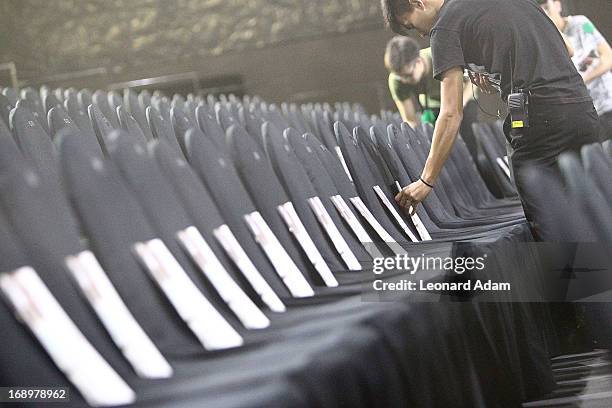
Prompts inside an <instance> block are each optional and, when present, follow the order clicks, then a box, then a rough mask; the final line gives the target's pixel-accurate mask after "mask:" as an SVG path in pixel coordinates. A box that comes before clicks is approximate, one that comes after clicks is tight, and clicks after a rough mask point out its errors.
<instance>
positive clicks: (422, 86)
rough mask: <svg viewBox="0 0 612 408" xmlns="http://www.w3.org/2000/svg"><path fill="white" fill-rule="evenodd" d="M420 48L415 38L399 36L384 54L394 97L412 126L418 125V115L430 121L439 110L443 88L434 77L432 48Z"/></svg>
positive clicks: (389, 44) (406, 120)
mask: <svg viewBox="0 0 612 408" xmlns="http://www.w3.org/2000/svg"><path fill="white" fill-rule="evenodd" d="M420 48H421V47H420V46H419V44H418V43H417V42H416V41H415V40H413V39H412V38H410V37H401V36H396V37H393V38H392V39H391V40H390V41H389V43H388V44H387V49H386V52H385V66H386V67H387V70H388V71H389V90H390V92H391V97H392V98H393V100H394V101H395V103H396V105H397V108H398V110H399V112H400V114H401V115H402V119H403V120H404V121H405V122H408V123H409V124H410V125H411V126H412V127H414V126H415V125H417V124H418V122H419V121H418V116H419V113H421V114H423V116H429V117H428V118H427V119H431V116H432V114H433V115H435V116H437V113H439V111H440V85H439V84H436V83H435V80H434V78H433V75H432V69H431V67H432V64H431V49H430V48H425V49H423V50H421V49H420ZM428 74H429V75H428ZM434 120H435V119H434ZM427 121H428V122H430V120H427Z"/></svg>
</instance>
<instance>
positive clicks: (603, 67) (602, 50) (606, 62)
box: [583, 40, 612, 84]
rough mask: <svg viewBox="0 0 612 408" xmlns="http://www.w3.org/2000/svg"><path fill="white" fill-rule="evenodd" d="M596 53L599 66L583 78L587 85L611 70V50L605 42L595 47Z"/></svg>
mask: <svg viewBox="0 0 612 408" xmlns="http://www.w3.org/2000/svg"><path fill="white" fill-rule="evenodd" d="M597 52H598V53H599V64H597V66H596V67H595V68H593V69H592V70H590V71H589V72H587V73H586V74H585V75H584V76H583V78H584V82H585V83H587V84H588V83H589V82H591V81H593V80H594V79H597V78H599V77H600V76H602V75H603V74H605V73H606V72H609V71H610V70H612V48H610V44H608V42H607V41H605V40H604V41H602V42H600V43H599V45H598V46H597Z"/></svg>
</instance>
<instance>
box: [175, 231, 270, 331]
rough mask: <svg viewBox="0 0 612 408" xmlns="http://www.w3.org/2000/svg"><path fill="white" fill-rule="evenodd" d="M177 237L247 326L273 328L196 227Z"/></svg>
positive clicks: (182, 232)
mask: <svg viewBox="0 0 612 408" xmlns="http://www.w3.org/2000/svg"><path fill="white" fill-rule="evenodd" d="M177 237H178V239H179V242H180V243H181V245H183V247H184V248H185V250H186V251H187V253H188V254H189V256H190V257H191V259H193V261H194V262H195V264H196V265H198V267H199V268H200V270H201V271H202V272H203V273H204V275H206V277H207V278H208V280H209V281H210V283H211V284H212V285H213V286H214V287H215V290H216V291H217V293H219V296H221V299H223V301H224V302H225V303H226V304H227V305H228V306H229V308H230V309H231V310H232V312H234V314H235V315H236V316H237V317H238V319H239V320H240V322H241V323H242V324H243V325H244V327H246V328H247V329H263V328H266V327H268V326H269V325H270V320H268V318H267V317H266V315H265V314H263V313H262V312H261V310H259V308H258V307H257V306H256V305H255V303H253V301H252V300H251V299H250V298H249V297H248V296H247V295H246V294H245V293H244V291H243V290H242V289H241V288H240V286H238V284H237V283H236V282H235V281H234V279H233V278H232V277H231V276H230V275H229V273H227V271H226V270H225V268H224V267H223V265H221V262H219V259H217V256H216V255H215V253H214V252H213V251H212V249H210V247H209V246H208V244H207V243H206V240H204V237H203V236H202V234H200V231H198V229H197V228H196V227H193V226H191V227H188V228H186V229H184V230H183V231H179V232H178V233H177Z"/></svg>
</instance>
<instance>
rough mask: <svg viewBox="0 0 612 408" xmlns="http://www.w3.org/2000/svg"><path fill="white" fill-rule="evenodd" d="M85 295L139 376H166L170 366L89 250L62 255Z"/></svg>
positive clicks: (169, 374) (170, 371)
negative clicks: (66, 255)
mask: <svg viewBox="0 0 612 408" xmlns="http://www.w3.org/2000/svg"><path fill="white" fill-rule="evenodd" d="M66 265H67V266H68V270H69V271H70V273H71V274H72V276H73V278H74V279H75V281H76V282H77V284H78V286H79V288H80V289H81V291H82V293H83V294H84V295H85V298H86V299H87V301H88V302H89V304H90V305H91V307H92V308H93V309H94V312H95V313H96V315H97V316H98V318H99V319H100V321H101V322H102V324H103V325H104V327H105V328H106V330H107V331H108V334H109V335H110V337H111V338H112V339H113V342H114V343H115V344H116V345H117V347H118V348H119V349H120V350H121V353H122V354H123V356H124V357H125V358H126V360H128V362H129V363H130V364H131V365H132V367H133V368H134V371H136V373H137V374H138V375H139V376H140V377H143V378H168V377H171V376H172V367H170V364H168V361H167V360H166V359H165V358H164V357H163V356H162V355H161V353H160V352H159V350H158V349H157V347H156V346H155V345H154V344H153V342H152V341H151V339H149V336H147V334H146V333H145V332H144V330H142V328H141V327H140V325H139V324H138V322H137V321H136V319H134V316H132V313H131V312H130V311H129V310H128V308H127V306H126V305H125V303H123V300H121V297H120V296H119V294H118V293H117V291H116V289H115V287H114V286H113V284H112V283H111V281H110V280H109V279H108V276H107V275H106V273H105V272H104V270H103V269H102V266H101V265H100V264H99V263H98V260H97V259H96V257H95V255H94V254H93V253H92V252H91V251H83V252H81V253H80V254H78V255H76V256H69V257H67V258H66Z"/></svg>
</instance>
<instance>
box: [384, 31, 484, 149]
mask: <svg viewBox="0 0 612 408" xmlns="http://www.w3.org/2000/svg"><path fill="white" fill-rule="evenodd" d="M385 67H386V68H387V70H388V71H389V91H390V92H391V97H392V98H393V100H394V101H395V104H396V105H397V109H398V110H399V113H400V115H401V116H402V119H403V120H404V122H407V123H408V124H409V125H410V126H412V127H413V128H414V127H415V126H416V125H418V124H419V123H431V124H432V125H433V124H435V121H436V118H437V117H438V114H439V113H440V100H441V87H440V82H439V81H436V80H435V79H434V77H433V69H432V67H433V63H432V57H431V48H424V49H421V47H420V45H419V43H418V42H417V41H416V40H415V39H413V38H411V37H405V36H399V35H398V36H395V37H393V38H392V39H391V40H389V42H388V43H387V48H386V50H385ZM463 101H464V102H463V106H464V115H463V122H462V124H461V130H460V133H461V135H462V136H463V139H464V141H465V142H466V144H467V145H468V148H469V150H470V153H472V155H473V157H476V145H475V140H474V137H473V134H472V123H474V122H476V121H477V118H478V108H477V105H476V104H475V103H474V99H473V91H472V88H471V85H470V81H469V80H468V79H466V80H465V81H464V88H463Z"/></svg>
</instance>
